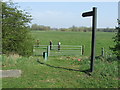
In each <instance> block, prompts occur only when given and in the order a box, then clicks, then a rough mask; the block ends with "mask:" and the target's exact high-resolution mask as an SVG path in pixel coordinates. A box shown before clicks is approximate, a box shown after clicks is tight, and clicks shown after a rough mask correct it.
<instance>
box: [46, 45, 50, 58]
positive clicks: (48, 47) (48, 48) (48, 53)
mask: <svg viewBox="0 0 120 90" xmlns="http://www.w3.org/2000/svg"><path fill="white" fill-rule="evenodd" d="M47 56H48V57H49V56H50V45H48V46H47Z"/></svg>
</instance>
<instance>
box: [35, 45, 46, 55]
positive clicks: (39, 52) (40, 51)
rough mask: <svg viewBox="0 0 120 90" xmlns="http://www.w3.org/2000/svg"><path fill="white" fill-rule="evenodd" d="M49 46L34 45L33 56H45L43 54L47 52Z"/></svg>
mask: <svg viewBox="0 0 120 90" xmlns="http://www.w3.org/2000/svg"><path fill="white" fill-rule="evenodd" d="M47 46H48V45H34V46H33V55H34V56H43V52H47Z"/></svg>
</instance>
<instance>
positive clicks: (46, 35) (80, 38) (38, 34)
mask: <svg viewBox="0 0 120 90" xmlns="http://www.w3.org/2000/svg"><path fill="white" fill-rule="evenodd" d="M31 33H32V35H33V37H34V38H35V39H36V40H40V43H41V45H49V40H52V41H53V44H54V45H57V43H58V41H60V42H61V43H62V45H85V55H87V56H89V55H90V51H91V49H90V48H91V34H92V33H91V32H59V31H48V32H44V31H32V32H31ZM114 36H115V33H112V32H96V55H100V54H101V48H102V47H104V48H106V49H109V47H110V46H113V45H114V42H113V39H112V38H113V37H114Z"/></svg>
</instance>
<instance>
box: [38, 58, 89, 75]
mask: <svg viewBox="0 0 120 90" xmlns="http://www.w3.org/2000/svg"><path fill="white" fill-rule="evenodd" d="M37 62H38V63H39V64H43V65H46V66H49V67H52V68H59V69H64V70H69V71H79V72H84V73H86V74H87V75H89V76H91V73H90V69H88V70H77V69H71V68H65V67H59V66H53V65H49V64H46V63H43V62H40V61H39V60H37Z"/></svg>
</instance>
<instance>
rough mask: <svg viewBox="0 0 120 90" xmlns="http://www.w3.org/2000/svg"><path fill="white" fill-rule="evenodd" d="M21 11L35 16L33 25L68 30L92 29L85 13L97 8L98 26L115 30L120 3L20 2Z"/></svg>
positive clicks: (89, 18) (89, 19)
mask: <svg viewBox="0 0 120 90" xmlns="http://www.w3.org/2000/svg"><path fill="white" fill-rule="evenodd" d="M18 5H19V6H21V9H23V10H26V11H28V12H30V13H31V15H32V16H33V20H32V24H34V23H36V24H39V25H45V26H51V27H56V28H61V27H62V28H68V27H71V26H73V25H75V26H78V27H80V26H87V27H91V25H92V21H91V20H92V18H91V17H82V13H83V12H87V11H91V10H92V7H97V26H98V27H99V28H106V27H110V28H114V27H115V26H117V19H118V2H18Z"/></svg>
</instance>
